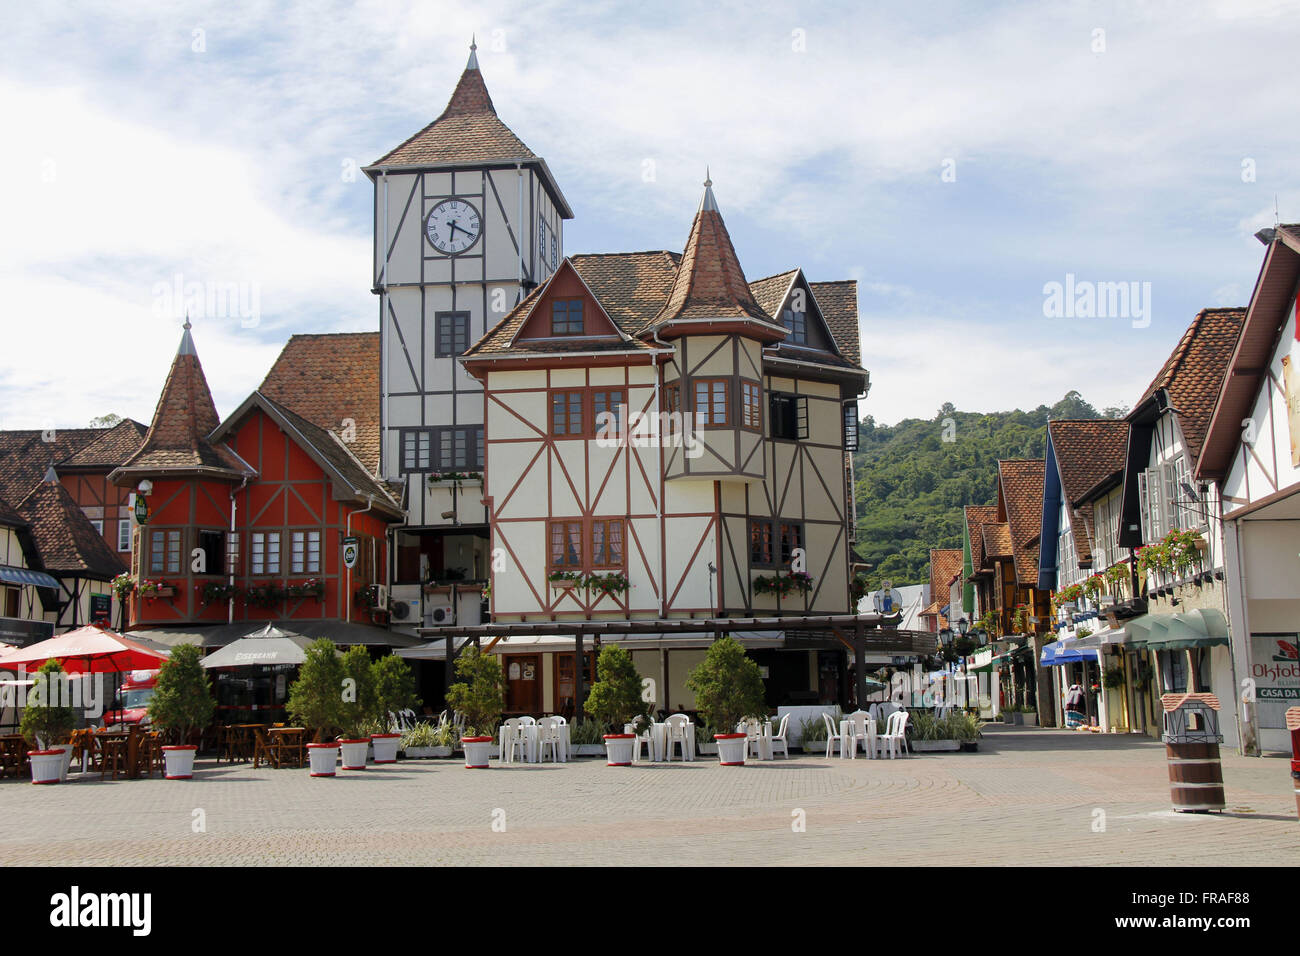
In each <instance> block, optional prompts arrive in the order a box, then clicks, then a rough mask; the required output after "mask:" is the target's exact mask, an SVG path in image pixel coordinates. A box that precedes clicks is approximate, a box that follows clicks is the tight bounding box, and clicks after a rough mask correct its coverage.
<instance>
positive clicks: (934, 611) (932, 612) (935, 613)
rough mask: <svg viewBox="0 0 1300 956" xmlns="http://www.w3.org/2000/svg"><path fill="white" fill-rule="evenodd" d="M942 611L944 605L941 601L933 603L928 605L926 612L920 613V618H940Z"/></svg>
mask: <svg viewBox="0 0 1300 956" xmlns="http://www.w3.org/2000/svg"><path fill="white" fill-rule="evenodd" d="M942 609H943V603H942V602H941V601H931V602H930V603H929V604H928V605H926V608H925V610H924V611H922V612H921V613H920V615H919V616H920V617H940V616H941V615H940V613H939V612H940V611H941V610H942Z"/></svg>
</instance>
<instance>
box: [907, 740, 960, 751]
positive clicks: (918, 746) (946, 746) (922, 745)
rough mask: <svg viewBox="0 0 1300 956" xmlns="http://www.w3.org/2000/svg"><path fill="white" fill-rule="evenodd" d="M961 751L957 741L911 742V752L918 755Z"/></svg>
mask: <svg viewBox="0 0 1300 956" xmlns="http://www.w3.org/2000/svg"><path fill="white" fill-rule="evenodd" d="M960 749H961V741H959V740H913V741H912V752H913V753H918V754H924V753H940V752H949V753H952V752H955V751H958V750H960Z"/></svg>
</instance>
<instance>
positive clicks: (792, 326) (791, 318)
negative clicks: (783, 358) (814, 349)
mask: <svg viewBox="0 0 1300 956" xmlns="http://www.w3.org/2000/svg"><path fill="white" fill-rule="evenodd" d="M781 324H782V325H784V326H785V328H786V331H787V332H789V333H790V341H791V342H793V343H794V344H796V345H807V344H808V313H806V312H796V311H795V310H794V309H783V310H782V311H781Z"/></svg>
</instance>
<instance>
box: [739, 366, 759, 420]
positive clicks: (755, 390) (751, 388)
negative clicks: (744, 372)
mask: <svg viewBox="0 0 1300 956" xmlns="http://www.w3.org/2000/svg"><path fill="white" fill-rule="evenodd" d="M761 394H762V388H761V387H760V386H759V384H758V383H757V382H751V381H748V380H746V379H743V378H742V379H741V380H740V424H741V427H742V428H752V429H754V430H755V431H762V430H763V405H762V402H761V399H760V397H759V396H760V395H761Z"/></svg>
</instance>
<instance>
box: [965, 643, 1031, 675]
mask: <svg viewBox="0 0 1300 956" xmlns="http://www.w3.org/2000/svg"><path fill="white" fill-rule="evenodd" d="M1049 646H1050V645H1049ZM1010 660H1011V655H1010V654H998V655H997V656H996V657H990V658H989V659H988V660H987V661H985V662H984V663H983V664H977V665H975V666H974V667H972V668H970V673H972V674H987V673H989V672H990V671H992V670H993V668H995V667H1000V666H1001V665H1002V664H1005V663H1007V662H1008V661H1010Z"/></svg>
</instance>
